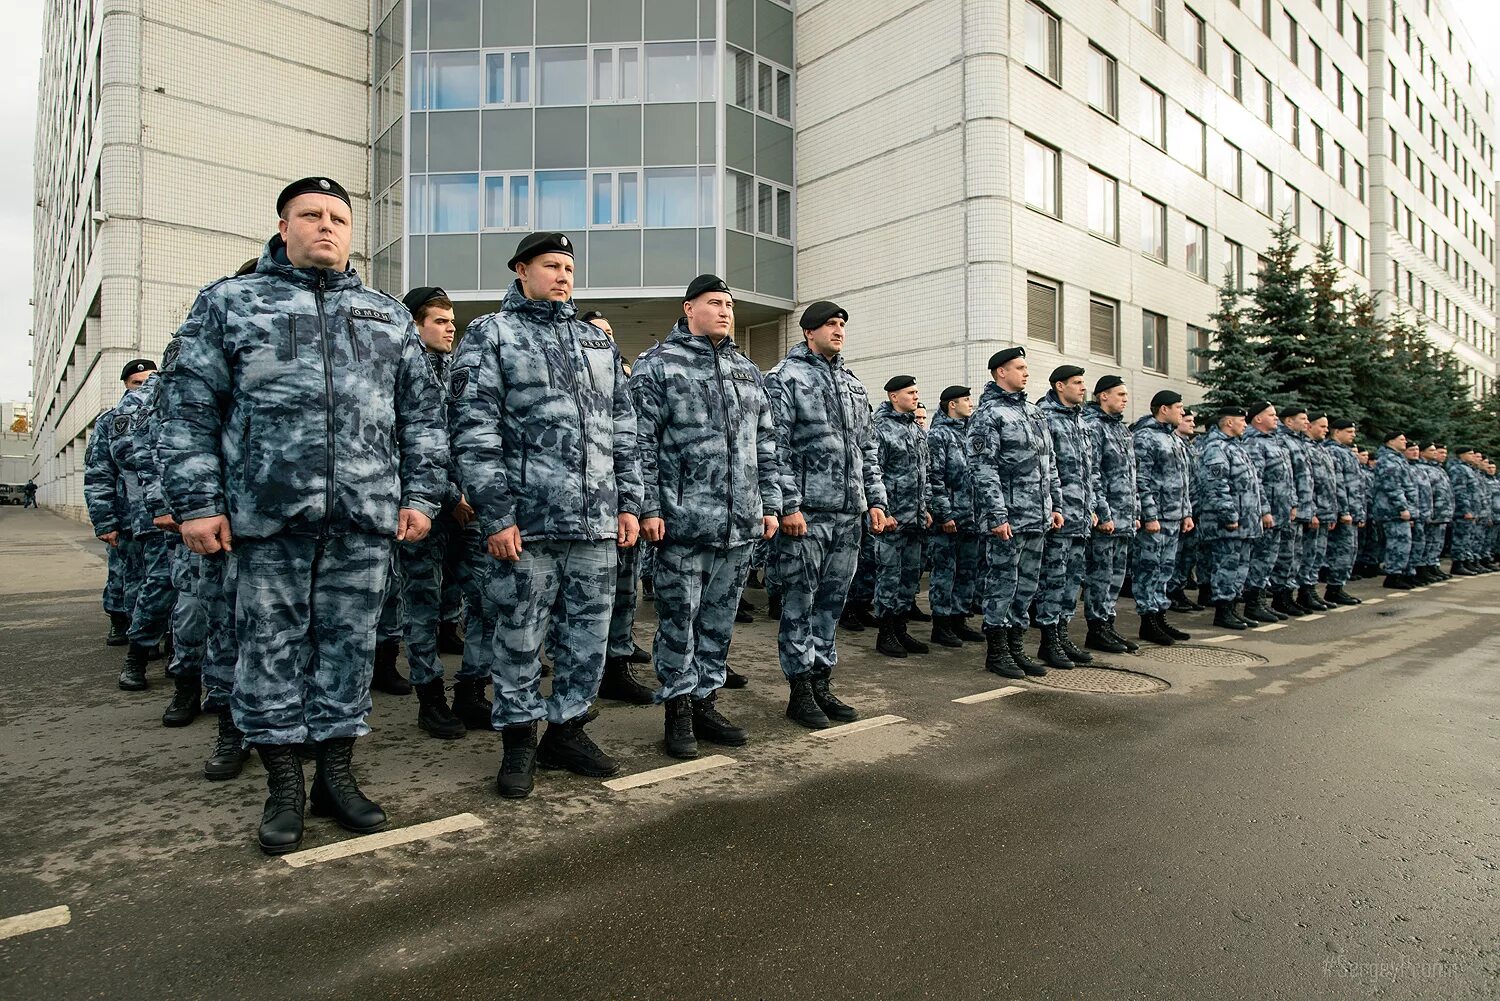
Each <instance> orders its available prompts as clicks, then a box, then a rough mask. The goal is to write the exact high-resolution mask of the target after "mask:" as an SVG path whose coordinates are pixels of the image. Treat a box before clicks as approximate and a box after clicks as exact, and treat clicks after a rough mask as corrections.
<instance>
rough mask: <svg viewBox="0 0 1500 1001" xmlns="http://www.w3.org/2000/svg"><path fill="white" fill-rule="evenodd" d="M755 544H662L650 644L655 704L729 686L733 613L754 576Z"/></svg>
mask: <svg viewBox="0 0 1500 1001" xmlns="http://www.w3.org/2000/svg"><path fill="white" fill-rule="evenodd" d="M752 545H753V543H749V542H746V543H744V544H743V545H739V546H730V547H727V548H725V547H721V546H695V545H689V544H686V543H680V542H662V543H660V544H659V545H658V547H657V550H656V607H657V609H658V613H657V622H656V639H655V641H654V642H653V643H652V645H651V650H652V653H653V655H654V657H655V660H656V678H657V680H658V681H660V682H661V687H660V688H658V689H657V690H656V701H658V702H665V701H667V700H668V699H674V698H676V697H677V696H679V695H691V696H693V697H695V698H700V699H701V698H706V697H707V696H709V695H712V694H713V693H714V692H716V691H718V690H719V689H720V688H723V687H724V678H725V676H726V674H727V672H728V668H729V641H730V640H731V639H732V638H733V636H734V613H735V610H736V609H737V608H738V607H739V604H740V595H741V594H742V593H743V592H744V590H745V578H746V577H748V576H749V574H750V550H751V547H752Z"/></svg>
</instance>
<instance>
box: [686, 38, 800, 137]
mask: <svg viewBox="0 0 1500 1001" xmlns="http://www.w3.org/2000/svg"><path fill="white" fill-rule="evenodd" d="M727 51H728V53H729V54H728V56H727V60H728V62H729V67H728V68H729V73H730V78H729V81H728V83H727V87H728V88H729V103H730V104H733V105H735V106H736V107H739V108H744V109H745V110H746V111H758V112H760V113H761V114H763V115H767V116H769V117H771V118H776V119H780V120H781V121H783V122H790V121H791V120H792V74H791V72H790V71H789V70H786V69H784V68H782V67H781V66H778V65H776V64H775V63H771V62H767V61H766V60H764V59H756V58H755V57H754V56H753V55H751V54H750V53H748V52H744V51H742V50H740V49H736V48H734V47H732V46H731V47H730V48H729V49H728V50H727ZM712 58H713V43H712V42H705V43H703V51H702V59H703V60H711V59H712ZM710 65H711V64H710ZM706 79H707V78H706V77H705V76H704V73H703V67H702V66H700V72H699V80H700V87H702V86H706Z"/></svg>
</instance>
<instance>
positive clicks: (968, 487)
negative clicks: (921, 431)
mask: <svg viewBox="0 0 1500 1001" xmlns="http://www.w3.org/2000/svg"><path fill="white" fill-rule="evenodd" d="M968 449H969V420H968V418H964V419H962V420H960V419H959V418H957V417H949V416H948V415H947V414H942V413H940V414H938V415H937V416H936V417H934V418H933V419H932V430H931V431H929V432H927V482H928V483H929V484H930V485H931V493H932V530H933V531H934V532H940V531H942V529H943V525H944V524H946V523H947V522H950V521H952V522H955V523H956V524H957V525H958V530H959V531H960V532H975V531H978V527H977V526H976V525H975V523H974V473H973V471H972V470H971V469H970V468H969V451H968Z"/></svg>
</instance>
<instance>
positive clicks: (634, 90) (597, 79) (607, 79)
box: [589, 45, 641, 104]
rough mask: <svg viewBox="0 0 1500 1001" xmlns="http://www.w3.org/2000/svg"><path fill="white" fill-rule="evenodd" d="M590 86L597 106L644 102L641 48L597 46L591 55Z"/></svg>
mask: <svg viewBox="0 0 1500 1001" xmlns="http://www.w3.org/2000/svg"><path fill="white" fill-rule="evenodd" d="M589 67H590V69H589V77H590V79H589V85H590V87H591V88H592V91H593V99H594V101H595V102H596V103H601V104H606V103H610V102H614V101H620V102H626V101H630V102H633V101H639V100H640V99H641V49H640V46H639V45H607V46H605V45H601V46H595V47H594V49H593V50H591V52H590V54H589Z"/></svg>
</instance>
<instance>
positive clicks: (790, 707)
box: [786, 651, 905, 730]
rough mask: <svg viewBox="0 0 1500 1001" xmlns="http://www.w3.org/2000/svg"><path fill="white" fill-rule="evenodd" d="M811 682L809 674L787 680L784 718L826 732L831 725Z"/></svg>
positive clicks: (903, 653) (810, 728) (903, 652)
mask: <svg viewBox="0 0 1500 1001" xmlns="http://www.w3.org/2000/svg"><path fill="white" fill-rule="evenodd" d="M902 655H903V656H905V651H902ZM812 681H813V679H812V675H811V674H799V675H797V676H796V677H795V678H791V679H788V681H787V684H788V685H789V686H790V687H791V697H790V698H789V699H787V703H786V718H787V719H789V720H791V721H792V722H794V723H801V724H802V725H803V726H805V727H807V728H808V729H809V730H826V729H828V728H829V727H830V726H832V725H833V724H832V723H830V722H829V721H828V714H827V713H825V712H824V711H823V708H822V706H819V705H818V700H817V699H816V698H815V697H814V696H813V689H812Z"/></svg>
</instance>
